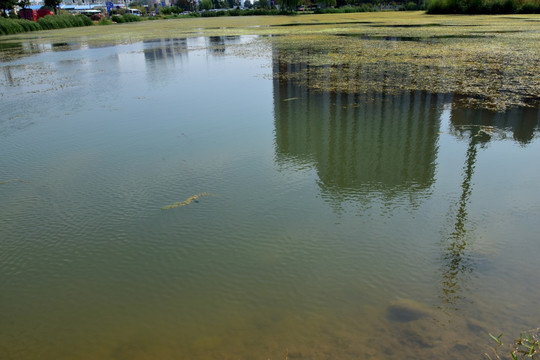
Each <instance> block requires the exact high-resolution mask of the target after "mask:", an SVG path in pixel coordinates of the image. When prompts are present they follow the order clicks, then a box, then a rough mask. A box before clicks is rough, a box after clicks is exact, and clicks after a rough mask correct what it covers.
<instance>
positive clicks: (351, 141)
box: [0, 37, 540, 360]
mask: <svg viewBox="0 0 540 360" xmlns="http://www.w3.org/2000/svg"><path fill="white" fill-rule="evenodd" d="M256 41H258V40H257V39H256V38H254V37H212V38H192V39H159V40H156V41H150V42H141V43H134V44H123V45H116V46H108V47H98V48H92V47H90V46H88V45H85V44H84V43H81V44H54V45H35V44H32V42H31V41H29V42H26V43H22V44H12V45H10V46H3V47H2V50H1V54H2V56H3V58H4V60H5V61H4V62H2V63H0V67H1V69H2V72H1V73H0V101H1V103H0V104H1V109H2V111H1V113H2V115H1V119H0V154H1V156H0V183H2V184H1V185H0V285H1V289H2V290H1V294H0V319H1V320H0V358H2V359H24V360H26V359H28V360H34V359H43V360H47V359H55V360H60V359H135V360H136V359H283V358H288V359H418V358H430V359H449V358H468V359H473V358H482V353H483V352H486V351H489V348H488V344H489V341H490V340H489V335H488V333H489V332H491V333H493V334H499V333H500V332H504V333H505V336H506V334H508V338H507V340H510V339H511V338H512V337H513V336H514V334H515V335H518V334H519V332H520V331H522V330H526V329H530V328H533V327H537V326H539V325H540V312H539V310H538V299H539V298H540V288H539V287H538V286H536V285H534V286H533V285H532V284H537V280H538V274H539V271H540V266H539V265H538V250H539V249H540V240H539V238H538V234H539V233H540V222H539V221H538V219H539V216H540V192H539V191H538V189H537V187H538V184H539V183H540V167H539V166H538V164H539V163H540V162H539V160H540V140H539V134H540V133H539V128H540V112H539V111H538V109H514V110H511V111H509V112H507V113H499V114H497V113H491V112H485V111H480V110H470V109H469V110H468V109H463V108H460V107H458V106H457V105H455V103H454V102H455V100H456V96H453V95H452V94H444V95H437V94H426V93H420V92H414V93H406V94H402V95H394V96H391V95H385V94H375V93H374V94H365V95H350V94H335V93H334V94H328V93H323V94H321V93H316V92H313V91H310V90H308V89H307V88H305V87H301V86H298V85H295V83H294V82H291V81H287V80H285V77H283V76H279V75H283V74H284V73H286V72H289V71H295V70H297V69H298V68H299V67H301V66H302V64H288V63H284V62H283V61H281V60H280V53H279V51H278V50H272V49H271V48H270V47H268V48H267V50H264V51H262V50H261V47H260V46H257V47H253V51H257V52H258V53H257V55H258V56H256V57H247V58H246V57H240V56H237V55H236V52H235V49H237V48H240V47H241V48H242V49H244V50H246V49H248V52H249V49H250V46H251V45H250V44H251V43H253V42H256ZM4 45H5V44H4ZM263 49H264V48H263ZM275 75H278V76H275ZM10 180H13V181H10ZM201 193H208V194H210V195H204V196H200V197H199V198H198V199H197V200H196V201H193V202H191V203H189V204H188V205H185V206H179V207H176V208H173V209H170V210H162V209H161V208H162V207H164V206H167V205H170V204H173V203H176V202H183V201H185V200H186V199H188V198H189V197H191V196H193V195H196V194H201ZM508 342H509V341H508Z"/></svg>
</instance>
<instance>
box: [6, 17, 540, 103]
mask: <svg viewBox="0 0 540 360" xmlns="http://www.w3.org/2000/svg"><path fill="white" fill-rule="evenodd" d="M538 20H539V19H538V15H528V16H525V15H520V16H466V17H464V16H447V15H445V16H437V15H426V14H424V13H423V12H380V13H369V14H366V13H358V14H326V15H302V16H296V17H294V16H260V17H227V18H202V19H175V20H161V21H145V22H141V23H137V24H129V25H118V26H117V25H115V26H114V27H113V26H111V27H107V26H102V27H85V28H75V29H64V30H58V31H50V32H40V38H39V39H36V41H37V42H52V43H72V42H74V41H76V39H80V38H81V37H84V38H85V41H87V42H88V43H89V44H90V45H91V46H104V45H107V44H122V43H132V42H135V41H146V40H150V39H155V38H160V37H163V36H165V34H171V33H174V34H175V35H174V36H175V37H176V38H182V37H186V38H189V37H198V36H240V35H264V37H261V38H260V39H259V40H260V45H261V46H266V45H270V46H272V47H273V48H274V49H275V51H276V52H279V57H280V62H281V63H288V64H290V65H293V66H295V67H296V68H298V69H297V71H294V72H291V73H288V74H281V75H280V76H282V77H287V78H288V79H291V80H296V81H298V83H299V85H306V86H308V87H309V88H311V89H312V90H318V91H321V92H324V91H334V92H347V93H357V94H362V93H368V92H373V91H375V92H380V91H384V92H385V93H387V94H399V93H403V92H408V91H427V92H432V93H454V94H457V95H458V96H459V97H460V100H459V102H460V103H461V104H462V105H466V106H469V107H478V108H484V109H490V110H497V111H504V110H506V109H509V108H513V107H519V106H536V104H538V103H539V102H540V72H539V71H538V69H540V23H539V22H538ZM111 29H114V31H111ZM278 35H279V36H278ZM336 35H338V36H336ZM166 36H170V35H166ZM26 38H28V34H24V35H16V36H5V37H3V38H2V39H6V41H9V42H13V41H16V40H17V39H26ZM0 40H1V39H0ZM396 40H408V41H396ZM265 43H266V45H265ZM234 46H236V47H237V49H236V50H235V51H231V52H230V54H233V53H234V54H235V55H242V56H246V57H256V56H258V54H260V53H261V52H260V51H253V44H250V46H251V47H252V48H251V49H245V48H244V49H241V48H242V45H241V44H235V45H234ZM209 47H212V45H211V44H210V45H209ZM229 47H231V45H229ZM5 57H6V55H3V54H2V52H0V60H1V59H2V58H5Z"/></svg>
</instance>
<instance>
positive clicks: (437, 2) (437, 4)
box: [427, 0, 540, 15]
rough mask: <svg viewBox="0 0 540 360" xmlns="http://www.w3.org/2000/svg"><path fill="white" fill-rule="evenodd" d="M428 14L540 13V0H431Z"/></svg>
mask: <svg viewBox="0 0 540 360" xmlns="http://www.w3.org/2000/svg"><path fill="white" fill-rule="evenodd" d="M427 13H428V14H471V15H472V14H540V0H525V1H520V0H429V1H428V6H427Z"/></svg>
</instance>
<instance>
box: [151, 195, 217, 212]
mask: <svg viewBox="0 0 540 360" xmlns="http://www.w3.org/2000/svg"><path fill="white" fill-rule="evenodd" d="M203 196H217V195H214V194H210V193H207V192H203V193H200V194H196V195H193V196H190V197H188V198H187V199H186V200H184V201H180V202H175V203H174V204H171V205H167V206H164V207H162V208H161V210H170V209H175V208H177V207H181V206H186V205H189V204H191V203H192V202H194V201H195V202H197V200H199V199H200V198H201V197H203Z"/></svg>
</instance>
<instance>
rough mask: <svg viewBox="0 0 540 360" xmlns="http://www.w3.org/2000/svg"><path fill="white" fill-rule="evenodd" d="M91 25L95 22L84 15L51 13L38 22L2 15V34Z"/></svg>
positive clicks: (0, 19) (0, 25)
mask: <svg viewBox="0 0 540 360" xmlns="http://www.w3.org/2000/svg"><path fill="white" fill-rule="evenodd" d="M89 25H93V22H92V20H90V18H89V17H87V16H84V15H75V16H73V15H49V16H45V17H42V18H41V19H39V20H38V21H37V22H34V21H31V20H24V19H4V18H1V17H0V35H11V34H18V33H22V32H27V31H38V30H52V29H63V28H68V27H79V26H89Z"/></svg>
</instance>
